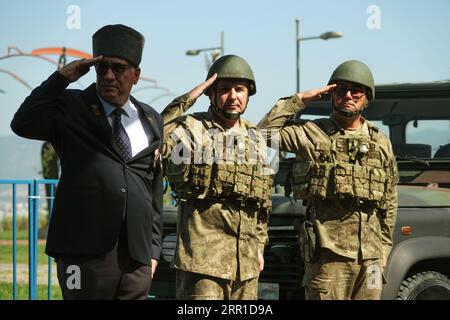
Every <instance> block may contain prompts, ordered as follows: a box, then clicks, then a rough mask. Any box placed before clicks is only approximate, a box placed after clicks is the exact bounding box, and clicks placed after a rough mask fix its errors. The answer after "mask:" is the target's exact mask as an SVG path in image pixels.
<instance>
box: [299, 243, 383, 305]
mask: <svg viewBox="0 0 450 320" xmlns="http://www.w3.org/2000/svg"><path fill="white" fill-rule="evenodd" d="M381 264H382V260H381V259H371V260H362V261H358V260H353V259H350V258H346V257H342V256H339V255H337V254H335V253H333V252H332V251H331V250H328V249H321V251H320V258H319V260H318V261H316V262H315V263H305V276H304V278H303V285H304V286H305V290H306V292H305V297H306V299H308V300H348V299H353V300H379V299H380V297H381V289H382V271H381V270H382V269H381Z"/></svg>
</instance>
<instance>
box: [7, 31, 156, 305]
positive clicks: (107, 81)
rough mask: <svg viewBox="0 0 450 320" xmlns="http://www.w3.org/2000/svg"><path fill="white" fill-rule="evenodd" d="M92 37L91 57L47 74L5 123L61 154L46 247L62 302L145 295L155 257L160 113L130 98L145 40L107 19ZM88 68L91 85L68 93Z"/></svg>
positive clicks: (138, 70)
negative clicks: (93, 78)
mask: <svg viewBox="0 0 450 320" xmlns="http://www.w3.org/2000/svg"><path fill="white" fill-rule="evenodd" d="M92 40H93V56H94V57H93V58H92V59H83V60H77V61H73V62H71V63H69V64H68V65H66V66H65V67H63V68H62V69H61V70H59V71H57V72H55V73H54V74H52V75H51V76H50V77H49V78H48V79H47V80H46V81H44V82H43V83H42V84H41V85H40V86H39V87H37V88H36V89H35V90H34V91H33V92H32V93H31V95H30V96H29V97H28V98H26V100H25V101H24V102H23V103H22V105H21V106H20V108H19V110H18V111H17V113H16V114H15V116H14V119H13V121H12V123H11V128H12V129H13V131H14V132H15V133H16V134H18V135H19V136H22V137H25V138H30V139H38V140H46V141H50V142H51V143H52V145H53V147H54V149H55V151H56V152H57V154H58V156H59V158H60V160H61V167H62V172H61V179H60V181H59V184H58V190H57V193H56V199H55V203H54V207H53V212H52V216H51V219H50V227H49V231H48V238H47V247H46V253H47V254H48V255H50V256H52V257H54V258H55V260H56V261H57V269H58V280H59V283H60V285H61V288H62V293H63V297H64V299H144V298H146V297H147V295H148V291H149V289H150V285H151V279H152V276H153V273H154V271H155V268H156V265H157V263H158V259H159V257H160V253H161V236H162V217H161V211H162V193H163V192H162V172H161V171H162V169H161V164H160V156H159V155H160V153H159V148H160V146H161V138H162V127H163V125H162V119H161V117H160V115H159V114H158V113H157V112H156V111H155V110H154V109H153V108H151V107H150V106H148V105H146V104H144V103H142V102H139V101H137V100H136V99H134V98H133V97H131V96H130V92H131V89H132V87H133V85H135V84H136V83H137V82H138V80H139V76H140V71H141V70H140V68H139V64H140V62H141V59H142V51H143V47H144V37H143V36H142V35H141V34H140V33H139V32H137V31H136V30H134V29H132V28H129V27H127V26H124V25H108V26H105V27H103V28H101V29H100V30H98V31H97V32H96V33H95V34H94V35H93V37H92ZM92 66H95V70H96V72H97V81H96V83H95V84H92V85H91V86H90V87H89V88H87V89H86V90H84V91H81V90H69V89H66V87H67V86H68V85H69V84H70V83H71V82H74V81H77V80H78V79H79V78H80V77H82V76H83V75H85V74H86V73H87V72H89V70H90V68H91V67H92Z"/></svg>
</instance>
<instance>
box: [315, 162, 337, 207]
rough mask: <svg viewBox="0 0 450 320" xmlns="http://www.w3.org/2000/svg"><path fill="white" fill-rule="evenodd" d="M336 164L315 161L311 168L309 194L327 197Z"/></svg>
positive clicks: (322, 197)
mask: <svg viewBox="0 0 450 320" xmlns="http://www.w3.org/2000/svg"><path fill="white" fill-rule="evenodd" d="M333 171H334V164H332V163H315V164H314V165H313V166H312V168H311V180H310V186H309V196H310V197H312V198H316V199H317V198H318V199H325V198H326V197H327V196H328V195H329V194H330V192H332V190H330V187H331V186H330V180H331V176H332V175H333Z"/></svg>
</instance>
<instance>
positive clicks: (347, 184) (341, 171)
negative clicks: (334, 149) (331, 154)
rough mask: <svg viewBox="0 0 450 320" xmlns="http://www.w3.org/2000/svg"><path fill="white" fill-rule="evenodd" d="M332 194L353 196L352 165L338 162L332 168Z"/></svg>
mask: <svg viewBox="0 0 450 320" xmlns="http://www.w3.org/2000/svg"><path fill="white" fill-rule="evenodd" d="M334 195H335V196H337V197H354V191H353V165H352V164H347V163H338V164H337V165H336V167H335V169H334Z"/></svg>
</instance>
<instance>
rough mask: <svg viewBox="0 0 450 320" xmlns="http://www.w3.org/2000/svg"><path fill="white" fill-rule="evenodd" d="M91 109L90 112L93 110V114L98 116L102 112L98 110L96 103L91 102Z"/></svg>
mask: <svg viewBox="0 0 450 320" xmlns="http://www.w3.org/2000/svg"><path fill="white" fill-rule="evenodd" d="M91 109H92V112H94V114H95V115H96V116H97V117H98V116H100V115H101V114H102V113H101V112H100V109H99V107H98V106H97V105H96V104H91Z"/></svg>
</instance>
